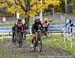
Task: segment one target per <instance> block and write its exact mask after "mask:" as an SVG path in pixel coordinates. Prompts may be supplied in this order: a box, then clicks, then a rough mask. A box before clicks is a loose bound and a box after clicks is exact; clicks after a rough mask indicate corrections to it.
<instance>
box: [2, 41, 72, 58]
mask: <svg viewBox="0 0 75 58" xmlns="http://www.w3.org/2000/svg"><path fill="white" fill-rule="evenodd" d="M25 43H26V44H25V45H23V47H22V48H17V47H16V46H15V45H13V44H12V43H11V42H4V43H2V44H1V46H2V47H3V48H6V49H8V51H10V52H12V53H11V54H14V55H15V53H16V52H17V53H21V54H23V57H22V58H71V57H69V56H71V53H69V52H68V51H65V50H63V49H59V48H55V47H54V48H53V47H49V46H43V51H42V52H41V53H39V52H32V50H31V48H30V42H29V41H26V42H25ZM11 58H12V57H11ZM14 58H16V57H14Z"/></svg>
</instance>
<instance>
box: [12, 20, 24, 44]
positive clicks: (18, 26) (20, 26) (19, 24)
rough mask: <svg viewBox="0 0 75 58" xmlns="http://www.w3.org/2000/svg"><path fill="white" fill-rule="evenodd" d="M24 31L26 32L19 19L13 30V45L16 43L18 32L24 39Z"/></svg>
mask: <svg viewBox="0 0 75 58" xmlns="http://www.w3.org/2000/svg"><path fill="white" fill-rule="evenodd" d="M24 31H25V29H24V27H23V23H22V21H21V19H18V21H17V22H16V23H15V24H14V26H13V28H12V32H13V35H12V42H13V43H14V42H15V34H16V32H21V36H22V39H23V32H24Z"/></svg>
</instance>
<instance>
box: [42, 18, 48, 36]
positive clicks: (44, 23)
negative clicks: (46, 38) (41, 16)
mask: <svg viewBox="0 0 75 58" xmlns="http://www.w3.org/2000/svg"><path fill="white" fill-rule="evenodd" d="M48 26H49V22H48V20H47V18H45V21H44V22H43V27H44V32H46V34H45V35H47V31H48Z"/></svg>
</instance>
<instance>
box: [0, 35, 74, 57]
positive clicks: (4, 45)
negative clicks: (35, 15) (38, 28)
mask: <svg viewBox="0 0 75 58" xmlns="http://www.w3.org/2000/svg"><path fill="white" fill-rule="evenodd" d="M31 38H32V36H28V37H27V41H26V42H24V44H23V45H24V47H23V48H15V46H13V45H12V43H11V39H7V38H4V41H3V42H2V41H1V40H0V58H38V55H47V54H48V53H49V52H50V53H51V48H52V49H54V50H55V51H57V53H58V51H59V50H60V49H61V50H62V51H63V52H68V53H70V54H71V55H73V54H75V46H73V48H71V47H70V42H69V41H68V40H66V42H65V43H64V41H63V37H62V36H61V35H60V34H52V35H49V37H48V38H46V37H45V36H43V37H42V40H43V41H42V42H43V46H44V47H45V48H44V49H47V47H50V48H49V49H48V51H46V52H45V54H43V53H44V51H45V50H44V51H43V52H42V53H33V52H29V51H30V47H29V46H30V42H31ZM73 41H75V39H74V40H73ZM28 47H29V48H28ZM26 49H27V50H26ZM54 50H53V51H54ZM59 52H60V53H62V52H61V51H59ZM25 56H26V57H25ZM72 58H75V55H73V57H72Z"/></svg>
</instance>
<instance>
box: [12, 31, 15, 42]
mask: <svg viewBox="0 0 75 58" xmlns="http://www.w3.org/2000/svg"><path fill="white" fill-rule="evenodd" d="M14 41H15V32H13V34H12V42H14Z"/></svg>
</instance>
